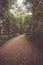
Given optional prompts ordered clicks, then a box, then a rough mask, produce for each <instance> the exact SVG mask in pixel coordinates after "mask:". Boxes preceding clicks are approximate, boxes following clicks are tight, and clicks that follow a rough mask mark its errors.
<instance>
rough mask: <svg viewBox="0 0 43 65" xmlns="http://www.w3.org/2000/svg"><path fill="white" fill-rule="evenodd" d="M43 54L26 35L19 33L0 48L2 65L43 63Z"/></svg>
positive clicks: (36, 64)
mask: <svg viewBox="0 0 43 65" xmlns="http://www.w3.org/2000/svg"><path fill="white" fill-rule="evenodd" d="M37 52H39V53H38V54H37ZM41 54H42V55H43V53H41ZM42 55H40V51H39V50H38V49H36V48H33V46H32V44H31V42H30V41H27V38H26V35H19V36H18V37H15V38H13V39H11V40H9V41H8V42H7V43H6V44H4V45H3V46H2V47H1V48H0V65H43V58H42ZM40 59H41V60H40Z"/></svg>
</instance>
